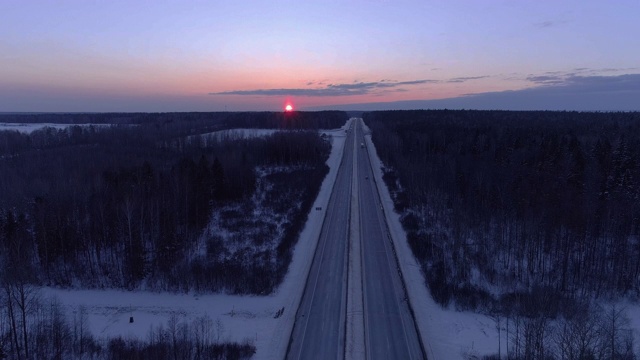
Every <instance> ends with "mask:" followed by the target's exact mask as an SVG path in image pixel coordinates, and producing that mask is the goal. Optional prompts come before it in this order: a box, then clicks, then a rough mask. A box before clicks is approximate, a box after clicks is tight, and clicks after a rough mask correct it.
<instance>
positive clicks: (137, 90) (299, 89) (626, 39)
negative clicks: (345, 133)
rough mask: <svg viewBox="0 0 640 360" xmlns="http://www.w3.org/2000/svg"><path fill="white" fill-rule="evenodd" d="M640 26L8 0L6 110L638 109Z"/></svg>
mask: <svg viewBox="0 0 640 360" xmlns="http://www.w3.org/2000/svg"><path fill="white" fill-rule="evenodd" d="M639 16H640V1H638V0H615V1H610V0H602V1H595V0H570V1H565V0H554V1H551V0H531V1H528V0H509V1H498V0H449V1H446V0H340V1H338V0H288V1H283V0H265V1H262V0H255V1H254V0H245V1H238V0H216V1H214V0H209V1H204V0H200V1H179V0H172V1H163V0H154V1H133V0H126V1H119V0H108V1H107V0H103V1H91V0H74V1H71V0H49V1H44V0H43V1H35V0H0V112H12V111H56V112H60V111H63V112H64V111H72V112H77V111H221V110H229V111H232V110H233V111H236V110H281V109H283V108H284V105H285V104H286V103H287V102H291V103H292V104H293V105H294V107H295V108H297V109H317V108H332V107H333V108H337V107H339V105H344V104H359V105H355V106H354V105H349V106H350V107H352V108H353V107H355V108H361V109H366V108H367V107H372V108H373V107H376V106H377V107H382V108H412V107H422V106H433V107H443V106H447V107H450V108H455V107H472V108H503V109H520V108H522V109H529V108H531V109H533V108H541V109H545V108H549V109H569V110H572V109H578V110H581V109H589V110H591V109H592V108H594V107H595V108H594V109H593V110H640V100H638V99H640V20H638V19H639ZM471 94H475V95H471ZM440 99H448V100H440ZM423 100H429V101H427V102H421V101H423ZM598 101H600V103H599V102H598ZM389 102H393V104H387V105H384V104H383V105H380V103H389ZM366 103H376V104H378V105H373V104H370V105H364V104H366ZM424 104H431V105H424ZM465 104H466V105H465ZM349 106H347V107H349Z"/></svg>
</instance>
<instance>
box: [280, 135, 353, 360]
mask: <svg viewBox="0 0 640 360" xmlns="http://www.w3.org/2000/svg"><path fill="white" fill-rule="evenodd" d="M353 139H354V135H353V130H349V132H348V134H347V140H346V142H345V147H344V152H343V157H342V162H341V163H340V167H339V168H338V174H337V177H336V182H335V184H334V186H333V191H332V193H331V198H330V199H329V204H328V206H327V209H326V212H325V219H324V223H323V225H322V231H321V233H320V238H319V239H318V245H317V248H316V252H315V255H314V258H313V264H312V265H311V270H310V271H309V275H308V277H307V283H306V285H305V289H304V294H303V295H302V300H301V302H300V306H299V308H298V312H297V314H296V322H295V324H294V327H293V332H292V334H291V340H290V342H289V349H288V351H287V359H327V360H333V359H342V358H343V357H344V348H345V343H344V339H345V317H346V296H347V291H346V281H347V271H346V269H347V266H346V264H347V245H348V241H347V240H348V231H349V211H350V210H351V208H350V198H351V179H352V174H353V146H349V145H351V144H353V141H354V140H353ZM323 211H324V209H323ZM313 215H315V214H312V216H313ZM316 216H317V215H316Z"/></svg>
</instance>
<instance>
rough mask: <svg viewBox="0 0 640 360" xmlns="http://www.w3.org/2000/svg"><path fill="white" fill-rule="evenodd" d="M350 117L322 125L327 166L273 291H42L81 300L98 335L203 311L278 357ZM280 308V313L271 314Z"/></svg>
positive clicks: (142, 330) (224, 334) (133, 331)
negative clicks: (327, 141) (327, 140)
mask: <svg viewBox="0 0 640 360" xmlns="http://www.w3.org/2000/svg"><path fill="white" fill-rule="evenodd" d="M351 121H352V120H349V121H348V122H347V123H346V124H345V126H344V127H343V128H342V129H339V130H326V131H322V133H323V134H327V135H331V136H332V148H331V154H330V156H329V159H328V160H327V165H329V167H330V170H329V173H328V175H327V176H326V178H325V179H324V181H323V183H322V186H321V188H320V192H319V194H318V197H317V198H316V200H315V202H314V204H313V206H312V210H311V212H310V214H309V218H308V220H307V223H306V224H305V227H304V229H303V231H302V233H301V235H300V238H299V240H298V243H297V244H296V247H295V249H294V254H293V259H292V262H291V264H290V265H289V271H288V273H287V275H286V276H285V278H284V281H283V283H282V284H281V286H280V287H279V288H278V290H277V291H276V292H275V293H274V294H271V295H268V296H235V295H226V294H208V295H198V294H172V293H154V292H144V291H132V292H128V291H121V290H61V289H55V288H43V289H42V291H41V294H42V295H43V296H44V297H55V298H57V299H58V300H59V301H60V303H61V304H62V305H63V306H65V307H66V308H67V313H68V314H69V315H70V316H72V315H73V312H74V311H78V310H79V308H80V306H83V307H84V308H85V309H86V311H87V315H88V321H89V328H90V330H91V332H92V334H93V335H94V336H95V337H96V338H98V339H106V338H110V337H116V336H123V337H137V338H138V339H141V340H146V339H147V335H148V333H149V329H150V328H151V327H152V326H153V327H155V328H157V327H158V326H161V325H163V326H165V327H166V326H167V321H168V320H169V318H170V317H171V316H172V315H173V314H177V315H178V318H179V321H181V322H182V321H186V322H192V321H194V320H196V319H198V318H200V317H203V316H208V317H209V318H210V319H211V320H212V321H213V322H214V323H215V324H216V325H214V327H215V329H216V331H217V330H218V329H221V331H219V334H218V335H219V338H220V340H226V341H237V342H242V341H245V340H248V341H251V342H253V343H254V345H255V346H256V349H257V352H256V354H255V356H254V358H255V359H283V358H284V357H285V354H286V349H287V346H288V342H289V336H290V334H291V330H292V328H293V323H294V319H295V313H296V310H297V308H298V304H299V303H300V299H301V297H302V292H303V289H304V284H305V281H306V278H307V274H308V272H309V268H310V266H311V263H312V258H313V254H314V252H315V248H316V245H317V240H318V237H319V234H320V231H321V229H322V222H323V220H324V217H323V214H324V212H322V211H316V210H315V209H316V208H318V207H320V208H323V209H325V208H326V207H327V204H328V202H329V197H330V195H331V191H332V189H333V184H334V183H335V179H336V175H337V171H338V167H339V165H340V162H341V160H342V154H343V150H344V144H345V140H346V135H345V130H346V129H347V128H348V127H349V126H350V124H351ZM282 308H284V312H283V314H282V316H280V317H278V318H277V319H276V318H274V317H275V315H276V312H277V311H278V310H280V309H282ZM130 317H133V320H134V321H133V323H130V322H129V318H130ZM218 320H219V321H218Z"/></svg>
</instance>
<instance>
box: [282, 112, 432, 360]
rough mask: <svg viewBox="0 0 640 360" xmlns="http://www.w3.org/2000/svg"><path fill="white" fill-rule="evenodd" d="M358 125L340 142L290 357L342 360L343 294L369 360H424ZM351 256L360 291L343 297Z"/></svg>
mask: <svg viewBox="0 0 640 360" xmlns="http://www.w3.org/2000/svg"><path fill="white" fill-rule="evenodd" d="M361 122H362V120H360V119H358V120H356V121H354V122H353V125H352V129H350V130H349V133H348V136H347V141H346V142H345V148H344V155H343V159H342V163H341V164H340V168H339V170H338V175H337V178H336V182H335V185H334V188H333V192H332V194H331V199H330V200H329V205H328V208H327V209H326V215H325V219H324V224H323V228H322V232H321V235H320V238H319V240H318V245H317V248H316V252H315V255H314V259H313V264H312V266H311V270H310V272H309V275H308V278H307V283H306V285H305V289H304V294H303V297H302V301H301V303H300V306H299V308H298V312H297V315H296V322H295V325H294V328H293V332H292V335H291V340H290V343H289V349H288V351H287V358H288V359H343V358H345V333H346V322H345V320H346V303H347V297H348V296H350V297H353V298H351V300H350V301H361V302H362V304H361V308H362V309H363V312H362V316H363V322H364V334H360V335H361V338H364V347H365V357H366V358H367V359H422V358H425V356H424V352H423V350H422V347H421V344H420V340H419V337H418V335H417V330H416V326H415V322H414V319H413V317H412V315H411V311H410V309H409V303H408V302H407V300H406V292H405V290H404V288H403V285H402V279H401V276H400V274H399V271H398V265H397V260H396V255H395V253H394V251H393V246H392V244H391V242H390V240H389V237H388V229H387V224H386V220H385V217H384V214H383V212H382V209H381V207H380V198H379V195H378V191H377V188H376V184H375V182H374V180H373V174H372V172H371V162H370V159H369V156H368V153H367V151H368V150H367V148H366V147H364V146H361V144H365V139H364V134H363V130H362V125H361ZM354 145H355V146H354ZM354 149H355V150H354ZM354 161H355V163H354ZM354 164H355V166H354ZM352 182H356V183H357V186H354V187H353V189H357V190H356V191H354V195H355V196H356V198H357V199H358V200H357V206H355V205H354V208H352V207H351V205H350V204H351V202H350V201H351V196H352V193H351V190H352ZM355 211H357V215H358V216H357V217H355V218H357V219H359V226H358V228H359V229H358V231H351V232H350V231H349V230H350V229H349V221H350V216H354V215H355V214H353V213H352V212H355ZM350 235H351V236H350ZM349 241H357V242H359V245H360V249H361V251H360V253H359V254H357V253H356V254H353V253H349V252H348V248H349V246H348V245H349ZM353 256H359V257H360V260H361V264H362V268H361V269H360V270H361V271H362V294H347V290H348V287H347V284H346V282H347V275H348V274H347V271H348V270H347V269H348V266H347V262H348V261H349V257H353ZM356 271H357V270H356ZM354 295H357V296H354Z"/></svg>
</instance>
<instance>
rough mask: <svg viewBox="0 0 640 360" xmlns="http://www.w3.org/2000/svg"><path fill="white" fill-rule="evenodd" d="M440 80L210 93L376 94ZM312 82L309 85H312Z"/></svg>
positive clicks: (384, 81) (259, 94) (358, 83)
mask: <svg viewBox="0 0 640 360" xmlns="http://www.w3.org/2000/svg"><path fill="white" fill-rule="evenodd" d="M438 82H440V81H439V80H410V81H394V80H380V81H373V82H362V81H356V82H353V83H343V84H328V85H325V86H324V87H319V88H282V89H256V90H232V91H222V92H212V93H209V95H254V96H256V95H258V96H316V97H324V96H350V95H367V94H376V93H379V92H380V91H382V90H385V89H387V90H388V89H393V88H398V87H400V86H412V85H423V84H431V83H438ZM312 84H313V83H312V82H309V83H307V85H312Z"/></svg>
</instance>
